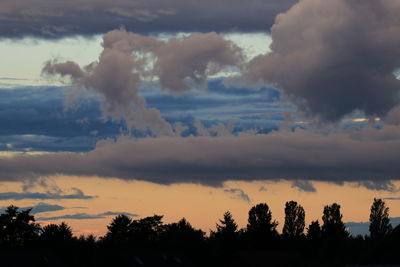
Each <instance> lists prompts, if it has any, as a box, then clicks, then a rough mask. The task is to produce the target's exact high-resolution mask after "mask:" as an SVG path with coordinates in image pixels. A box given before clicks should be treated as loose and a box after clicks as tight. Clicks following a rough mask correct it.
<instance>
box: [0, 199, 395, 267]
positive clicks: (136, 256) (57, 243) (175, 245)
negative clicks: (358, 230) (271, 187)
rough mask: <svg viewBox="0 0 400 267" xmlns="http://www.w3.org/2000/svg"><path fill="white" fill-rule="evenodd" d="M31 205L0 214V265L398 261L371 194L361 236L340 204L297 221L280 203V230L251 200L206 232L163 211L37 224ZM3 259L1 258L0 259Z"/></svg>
mask: <svg viewBox="0 0 400 267" xmlns="http://www.w3.org/2000/svg"><path fill="white" fill-rule="evenodd" d="M30 212H31V210H30V209H28V210H19V209H18V208H17V207H15V206H9V207H8V208H7V209H6V210H5V212H4V213H2V214H1V215H0V256H1V260H0V266H123V265H127V266H261V265H263V266H344V265H355V264H357V265H366V264H398V263H400V257H399V256H398V255H397V254H398V252H399V251H400V227H396V228H394V229H392V226H391V225H390V222H389V209H388V207H387V206H386V204H385V202H384V201H383V200H381V199H374V202H373V204H372V206H371V212H370V226H369V231H370V234H369V235H365V236H356V237H354V236H351V235H350V234H349V232H348V231H347V229H346V227H345V224H344V222H343V221H342V217H343V215H342V213H341V211H340V205H338V204H336V203H333V204H332V205H327V206H325V207H324V209H323V214H322V220H321V222H319V221H318V220H317V221H313V222H311V224H310V225H308V227H306V225H305V210H304V208H303V207H302V206H301V205H299V204H298V203H297V202H295V201H289V202H286V205H285V221H284V224H283V228H282V233H278V231H277V226H278V222H277V221H275V220H274V219H273V217H272V213H271V210H270V209H269V207H268V205H267V204H266V203H260V204H257V205H255V206H253V207H252V208H251V209H250V210H249V213H248V223H247V226H246V227H245V228H243V229H239V227H238V225H237V223H236V222H235V220H234V218H233V216H232V214H231V213H230V212H229V211H227V212H225V213H224V214H223V216H222V218H221V219H220V220H219V222H218V223H217V224H216V229H215V231H211V232H210V234H209V235H208V236H206V234H205V233H204V232H203V231H201V230H199V229H195V228H194V227H192V226H191V224H190V223H189V222H188V221H187V220H186V219H184V218H183V219H181V220H180V221H178V222H176V223H170V224H164V223H163V222H162V219H163V216H159V215H154V216H150V217H146V218H142V219H138V220H133V219H132V218H130V217H128V216H126V215H118V216H116V217H115V218H113V219H112V221H111V223H110V224H109V225H108V226H107V229H108V231H107V233H106V234H105V235H104V236H102V237H99V238H95V237H94V236H93V235H89V236H79V237H76V236H74V235H73V232H72V229H71V227H70V226H69V225H68V224H66V223H65V222H62V223H60V224H49V225H46V226H43V227H41V226H40V225H39V224H37V223H36V222H35V218H34V216H33V215H32V214H31V213H30ZM3 264H4V265H3Z"/></svg>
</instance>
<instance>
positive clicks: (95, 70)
mask: <svg viewBox="0 0 400 267" xmlns="http://www.w3.org/2000/svg"><path fill="white" fill-rule="evenodd" d="M102 45H103V47H104V50H103V52H102V53H101V55H100V58H99V61H98V62H95V63H92V64H90V65H88V66H86V67H84V68H83V69H81V67H80V66H78V65H77V64H76V63H75V62H71V61H67V62H64V63H58V62H57V61H54V60H53V61H48V62H47V63H46V64H45V66H44V67H43V70H42V72H43V74H44V75H50V76H54V75H60V76H62V77H65V76H66V77H69V78H70V79H71V81H72V85H73V86H74V87H78V88H82V90H83V91H86V90H93V91H94V92H96V93H98V94H99V95H100V96H101V99H102V101H101V110H102V112H103V114H104V115H105V116H106V117H111V118H112V119H113V120H114V121H119V120H124V121H125V122H126V124H127V126H128V128H129V129H132V130H133V129H136V130H140V131H144V132H146V131H147V130H151V132H152V134H153V135H155V136H160V135H166V136H172V135H174V132H173V129H172V127H171V125H170V124H169V123H168V122H167V121H165V119H163V118H162V117H161V114H160V112H159V110H157V109H154V108H148V107H147V106H146V101H145V99H144V98H143V97H141V96H140V95H139V88H140V86H141V85H142V83H143V82H144V80H145V79H146V78H151V77H157V78H158V83H159V85H160V87H161V88H162V89H164V90H167V91H169V92H172V93H181V92H185V91H189V90H190V86H189V84H194V85H205V84H206V81H207V76H208V74H214V73H218V72H219V71H221V70H222V69H224V68H225V67H228V66H236V65H237V64H239V63H240V62H241V61H242V60H243V57H242V54H241V50H240V49H239V47H237V46H236V45H235V44H233V42H231V41H227V40H224V39H223V38H222V37H221V36H220V35H217V34H216V33H205V34H202V33H193V34H190V35H188V36H185V37H182V38H172V39H170V40H168V41H166V42H164V41H161V40H160V39H157V38H153V37H145V36H140V35H137V34H133V33H129V32H126V31H124V30H114V31H111V32H108V33H107V34H105V35H104V36H103V44H102Z"/></svg>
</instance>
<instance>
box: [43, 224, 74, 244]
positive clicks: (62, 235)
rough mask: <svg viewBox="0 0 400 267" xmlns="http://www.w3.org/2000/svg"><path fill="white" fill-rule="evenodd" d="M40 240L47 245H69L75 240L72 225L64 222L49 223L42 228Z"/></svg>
mask: <svg viewBox="0 0 400 267" xmlns="http://www.w3.org/2000/svg"><path fill="white" fill-rule="evenodd" d="M40 240H41V241H42V243H43V244H44V245H45V246H59V245H68V244H69V243H70V242H72V241H73V240H74V237H73V235H72V229H71V227H70V226H69V225H68V224H66V223H65V222H62V223H60V224H53V223H52V224H49V225H46V226H44V227H43V228H42V229H41V234H40Z"/></svg>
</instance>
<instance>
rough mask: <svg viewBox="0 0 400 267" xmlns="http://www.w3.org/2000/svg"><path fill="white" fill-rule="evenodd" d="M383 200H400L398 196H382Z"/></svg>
mask: <svg viewBox="0 0 400 267" xmlns="http://www.w3.org/2000/svg"><path fill="white" fill-rule="evenodd" d="M383 199H384V200H400V197H384V198H383Z"/></svg>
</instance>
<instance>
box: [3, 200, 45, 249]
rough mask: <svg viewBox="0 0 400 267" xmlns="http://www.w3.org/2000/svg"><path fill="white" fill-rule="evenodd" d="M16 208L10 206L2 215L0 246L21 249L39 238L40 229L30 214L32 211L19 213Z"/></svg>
mask: <svg viewBox="0 0 400 267" xmlns="http://www.w3.org/2000/svg"><path fill="white" fill-rule="evenodd" d="M18 209H19V208H18V207H16V206H12V205H11V206H8V207H7V208H6V210H5V212H4V213H3V214H1V215H0V244H2V245H6V246H12V247H19V246H24V245H26V244H28V243H29V242H31V241H33V240H34V239H36V238H37V236H38V233H39V230H40V227H39V225H38V224H36V223H35V218H34V216H33V215H31V214H30V212H31V209H27V210H22V211H18Z"/></svg>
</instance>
